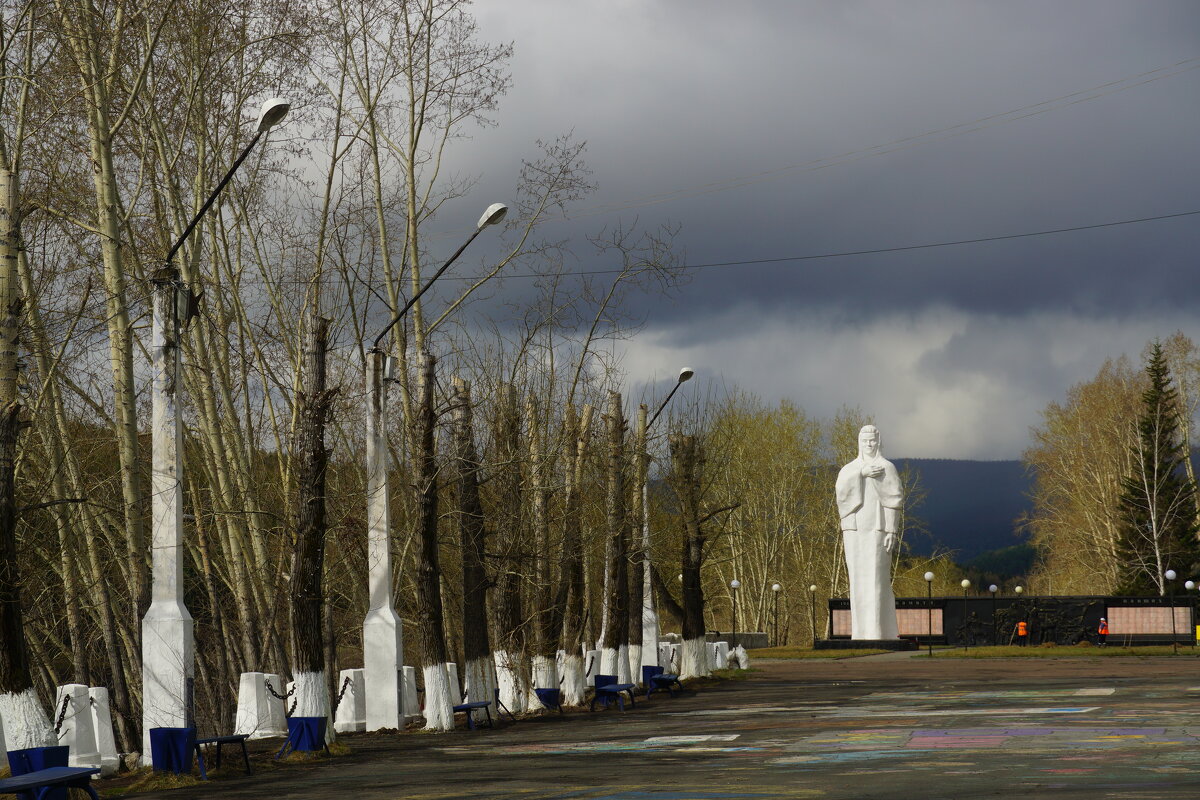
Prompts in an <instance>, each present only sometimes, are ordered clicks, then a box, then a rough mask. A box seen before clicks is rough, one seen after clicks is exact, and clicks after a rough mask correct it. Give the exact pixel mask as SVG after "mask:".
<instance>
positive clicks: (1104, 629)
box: [1096, 617, 1108, 647]
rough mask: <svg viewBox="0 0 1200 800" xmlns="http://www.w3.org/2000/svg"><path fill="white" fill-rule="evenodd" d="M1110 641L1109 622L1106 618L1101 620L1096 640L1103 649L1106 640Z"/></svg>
mask: <svg viewBox="0 0 1200 800" xmlns="http://www.w3.org/2000/svg"><path fill="white" fill-rule="evenodd" d="M1107 639H1108V620H1106V619H1105V618H1104V617H1101V618H1100V626H1099V627H1097V628H1096V640H1097V641H1098V642H1099V644H1100V646H1101V647H1104V642H1105V640H1107Z"/></svg>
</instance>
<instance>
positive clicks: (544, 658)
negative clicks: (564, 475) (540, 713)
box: [525, 398, 561, 707]
mask: <svg viewBox="0 0 1200 800" xmlns="http://www.w3.org/2000/svg"><path fill="white" fill-rule="evenodd" d="M525 416H526V419H527V426H528V429H529V482H530V487H529V497H530V503H529V516H530V525H531V527H532V528H533V564H534V569H533V579H534V587H533V593H532V598H531V599H532V601H533V613H532V615H531V616H532V617H533V682H532V684H531V688H537V689H557V688H558V663H557V662H558V659H557V655H558V636H557V628H558V627H559V626H560V625H561V615H556V614H555V613H554V598H555V591H554V581H553V575H552V574H551V570H550V564H551V558H550V485H549V484H550V479H549V463H548V458H547V453H546V449H545V442H544V441H543V438H542V424H541V417H540V415H539V413H538V405H537V402H536V401H535V400H533V399H532V398H531V399H530V400H529V401H528V402H527V403H526V406H525ZM537 702H538V701H537V698H536V695H535V696H533V697H530V699H529V703H530V705H531V706H532V707H536V703H537Z"/></svg>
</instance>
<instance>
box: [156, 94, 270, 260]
mask: <svg viewBox="0 0 1200 800" xmlns="http://www.w3.org/2000/svg"><path fill="white" fill-rule="evenodd" d="M291 107H292V104H291V102H290V101H288V100H285V99H284V98H282V97H272V98H271V99H270V100H268V101H266V102H265V103H263V104H262V108H261V109H259V112H258V131H257V132H256V133H255V134H254V138H253V139H251V140H250V144H248V145H246V148H245V149H244V150H242V154H241V155H240V156H238V157H237V160H236V161H234V162H233V166H232V167H230V168H229V171H228V172H226V173H225V177H224V178H222V179H221V182H220V183H218V184H217V188H215V189H213V190H212V194H210V195H209V196H208V199H207V200H205V201H204V205H202V206H200V210H199V211H197V212H196V216H194V217H192V221H191V222H189V223H188V225H187V227H186V228H184V229H183V233H181V234H180V235H179V239H178V240H177V241H176V242H175V244H174V245H173V246H172V247H171V249H170V250H169V251H168V252H167V258H166V261H167V264H168V265H170V264H171V262H172V261H173V260H174V258H175V253H177V252H178V251H179V248H180V247H183V243H184V242H185V241H187V238H188V236H190V235H191V233H192V231H193V230H194V229H195V227H196V225H197V224H199V222H200V220H201V219H202V218H203V217H204V215H205V214H206V213H207V212H208V209H209V208H211V207H212V204H213V203H214V202H216V199H217V195H219V194H220V193H221V190H222V189H224V188H225V186H226V184H228V183H229V181H230V180H231V179H232V178H233V173H235V172H237V170H238V167H240V166H241V165H242V162H243V161H245V160H246V156H248V155H250V151H251V150H253V149H254V145H256V144H258V140H259V139H261V138H262V136H263V134H264V133H266V132H267V131H269V130H271V128H274V127H275V126H276V125H278V124H279V123H281V122H283V118H284V117H286V116H287V113H288V111H289V110H290V109H291Z"/></svg>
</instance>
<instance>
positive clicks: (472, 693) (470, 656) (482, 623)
mask: <svg viewBox="0 0 1200 800" xmlns="http://www.w3.org/2000/svg"><path fill="white" fill-rule="evenodd" d="M453 407H454V462H455V470H454V471H455V475H456V477H457V479H458V531H459V543H460V545H461V547H462V596H463V621H462V625H463V670H462V678H463V689H464V690H465V693H466V696H467V699H468V700H469V701H470V702H483V701H487V702H492V701H493V699H494V697H495V692H496V664H495V662H494V661H493V660H492V646H491V643H490V642H489V641H488V613H487V582H488V580H487V571H486V569H485V567H484V555H485V550H486V549H487V530H486V527H485V524H484V516H483V504H482V503H481V502H480V500H479V455H478V453H477V451H476V449H475V433H474V429H473V426H472V417H473V415H472V409H471V384H470V383H468V382H467V381H465V380H463V379H462V378H455V379H454V399H453ZM470 713H472V714H475V715H476V721H480V720H482V719H483V718H484V717H485V716H486V715H485V713H484V712H483V711H482V710H479V711H472V712H470Z"/></svg>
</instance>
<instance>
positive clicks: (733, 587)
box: [729, 578, 742, 648]
mask: <svg viewBox="0 0 1200 800" xmlns="http://www.w3.org/2000/svg"><path fill="white" fill-rule="evenodd" d="M740 588H742V582H741V581H739V580H738V579H737V578H734V579H733V580H731V581H730V582H729V589H730V591H731V592H732V593H733V642H732V643H731V644H730V647H734V648H736V647H737V644H738V641H737V639H738V589H740Z"/></svg>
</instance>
